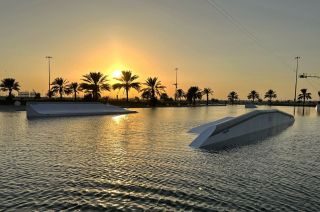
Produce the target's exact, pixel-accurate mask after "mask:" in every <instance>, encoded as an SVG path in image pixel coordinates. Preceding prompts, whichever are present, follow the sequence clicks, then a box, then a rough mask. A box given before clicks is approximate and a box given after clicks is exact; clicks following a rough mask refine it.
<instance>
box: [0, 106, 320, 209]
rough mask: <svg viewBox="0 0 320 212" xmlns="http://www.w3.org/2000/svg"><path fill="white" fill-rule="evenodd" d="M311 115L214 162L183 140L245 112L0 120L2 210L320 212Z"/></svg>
mask: <svg viewBox="0 0 320 212" xmlns="http://www.w3.org/2000/svg"><path fill="white" fill-rule="evenodd" d="M274 108H277V109H280V110H283V111H286V112H290V113H292V109H293V108H291V107H274ZM259 109H267V108H264V107H259ZM309 109H310V110H309V111H310V116H305V117H301V115H299V116H297V117H296V122H295V124H294V126H293V127H290V128H288V129H287V130H285V131H284V132H283V133H281V134H279V135H276V136H274V137H271V138H268V139H267V140H265V141H263V142H259V143H258V144H256V145H248V146H244V147H241V148H236V149H232V150H227V151H222V152H219V153H218V154H212V153H211V152H206V151H203V150H195V149H192V148H190V147H189V144H190V143H191V141H192V140H193V139H194V137H195V136H194V135H192V134H188V133H186V132H187V131H188V130H189V129H191V128H194V127H196V126H198V125H201V124H204V123H207V122H210V121H214V120H217V119H220V118H222V117H225V116H238V115H241V114H243V113H246V112H248V111H247V110H245V109H244V107H243V106H231V107H228V106H227V107H208V108H206V107H201V108H156V109H137V111H138V113H137V114H130V115H121V116H94V117H75V118H55V119H43V120H33V121H28V120H27V119H26V118H25V117H26V116H25V113H10V114H9V113H0V147H1V148H0V155H1V157H0V170H1V175H0V190H1V191H2V193H3V194H6V195H0V205H1V206H0V208H1V209H0V210H4V211H33V210H34V211H47V210H79V211H81V210H88V211H98V210H101V211H107V210H138V211H139V210H141V211H142V210H168V211H175V210H182V211H184V210H194V211H230V210H235V211H248V210H249V211H250V210H252V211H263V210H267V211H275V210H277V209H279V210H283V211H307V210H309V211H320V199H319V198H318V196H319V193H320V188H319V186H315V185H318V184H319V178H317V177H315V176H317V174H318V173H319V172H320V166H318V162H319V161H318V159H319V155H320V146H319V145H318V144H319V132H318V129H319V127H320V122H319V121H318V118H319V117H318V116H317V115H315V114H316V112H315V111H314V110H313V108H309ZM306 179H308V180H306ZM199 188H200V189H199ZM257 189H259V192H257ZM305 203H308V204H305Z"/></svg>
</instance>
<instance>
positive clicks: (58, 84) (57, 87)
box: [51, 77, 68, 99]
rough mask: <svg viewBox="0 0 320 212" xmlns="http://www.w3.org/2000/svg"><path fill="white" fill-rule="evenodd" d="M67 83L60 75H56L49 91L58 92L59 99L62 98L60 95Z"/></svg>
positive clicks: (65, 89) (64, 90)
mask: <svg viewBox="0 0 320 212" xmlns="http://www.w3.org/2000/svg"><path fill="white" fill-rule="evenodd" d="M67 83H68V81H67V80H65V79H63V78H62V77H57V78H55V79H54V80H53V82H52V83H51V85H52V88H51V91H52V93H54V94H56V93H59V95H60V99H62V95H63V94H64V93H66V92H68V91H67Z"/></svg>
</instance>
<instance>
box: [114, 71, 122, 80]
mask: <svg viewBox="0 0 320 212" xmlns="http://www.w3.org/2000/svg"><path fill="white" fill-rule="evenodd" d="M112 77H113V78H116V79H118V78H120V77H121V71H120V70H115V71H114V72H113V73H112Z"/></svg>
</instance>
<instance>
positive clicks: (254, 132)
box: [189, 110, 294, 149]
mask: <svg viewBox="0 0 320 212" xmlns="http://www.w3.org/2000/svg"><path fill="white" fill-rule="evenodd" d="M293 123H294V117H293V116H292V115H290V114H287V113H285V112H282V111H279V110H254V111H251V112H249V113H247V114H244V115H241V116H238V117H226V118H223V119H220V120H217V121H215V122H211V123H207V124H204V125H201V126H199V127H196V128H193V129H191V130H190V131H189V132H191V133H196V134H199V135H198V137H197V138H196V139H195V140H194V141H193V142H192V143H191V144H190V146H191V147H193V148H209V149H224V148H230V147H234V146H240V145H243V144H247V143H249V142H253V141H256V140H260V139H263V138H266V137H268V136H272V135H275V134H277V133H279V132H281V131H282V130H284V129H286V128H287V127H289V126H290V125H292V124H293Z"/></svg>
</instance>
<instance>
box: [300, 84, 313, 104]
mask: <svg viewBox="0 0 320 212" xmlns="http://www.w3.org/2000/svg"><path fill="white" fill-rule="evenodd" d="M300 91H301V94H299V97H298V99H299V100H301V99H303V106H304V105H305V103H306V100H308V99H312V98H311V93H308V92H307V91H308V90H307V89H306V88H303V89H301V90H300Z"/></svg>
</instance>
